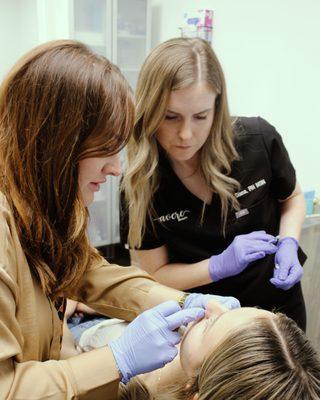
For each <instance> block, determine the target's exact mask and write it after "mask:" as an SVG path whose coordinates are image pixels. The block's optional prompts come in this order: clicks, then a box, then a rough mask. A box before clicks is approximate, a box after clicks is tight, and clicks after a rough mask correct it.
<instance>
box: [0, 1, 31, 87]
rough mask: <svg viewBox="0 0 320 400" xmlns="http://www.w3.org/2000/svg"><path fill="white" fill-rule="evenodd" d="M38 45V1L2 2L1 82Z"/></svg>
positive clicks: (0, 4) (0, 27)
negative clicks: (15, 64) (27, 52)
mask: <svg viewBox="0 0 320 400" xmlns="http://www.w3.org/2000/svg"><path fill="white" fill-rule="evenodd" d="M37 43H38V42H37V12H36V0H0V80H1V79H2V78H3V77H4V75H5V74H6V73H7V72H8V70H9V69H10V68H11V67H12V65H13V64H14V63H15V62H16V60H17V59H18V58H19V57H20V56H22V55H23V54H24V53H25V52H26V51H28V50H29V49H30V48H32V47H34V46H36V45H37Z"/></svg>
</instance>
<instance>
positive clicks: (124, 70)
mask: <svg viewBox="0 0 320 400" xmlns="http://www.w3.org/2000/svg"><path fill="white" fill-rule="evenodd" d="M120 68H121V71H122V72H139V71H140V68H125V67H122V66H121V65H120Z"/></svg>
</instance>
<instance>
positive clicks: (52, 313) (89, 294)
mask: <svg viewBox="0 0 320 400" xmlns="http://www.w3.org/2000/svg"><path fill="white" fill-rule="evenodd" d="M181 295H182V293H181V292H180V291H178V290H175V289H171V288H168V287H165V286H163V285H160V284H158V283H157V282H154V280H153V279H152V278H151V277H150V276H149V275H147V274H146V273H144V272H143V271H141V270H140V269H138V268H134V267H126V268H124V267H119V266H117V265H112V264H108V263H107V262H106V261H105V260H104V259H103V258H102V257H101V261H100V262H99V263H98V265H94V266H92V267H91V268H90V269H89V270H88V272H87V274H86V276H85V277H84V279H83V282H82V285H81V288H80V290H79V293H78V294H77V295H76V296H73V298H74V299H75V300H78V301H82V302H83V303H85V304H87V305H88V306H90V307H92V308H94V309H95V310H96V311H98V312H100V313H102V314H105V315H108V316H110V317H115V318H121V319H124V320H128V321H130V320H132V319H133V318H135V316H137V315H138V314H139V313H140V312H141V311H143V310H145V309H148V308H150V307H153V306H155V305H156V304H159V303H161V302H162V301H165V300H169V299H173V300H178V299H179V298H180V297H181ZM61 335H62V328H61V321H60V319H59V317H58V313H57V311H56V308H55V306H54V305H53V304H52V302H51V301H50V300H49V299H48V297H47V296H45V295H44V293H43V292H42V290H41V289H40V287H39V285H38V283H37V282H36V281H35V280H34V279H33V276H32V274H31V272H30V268H29V265H28V262H27V259H26V257H25V254H24V252H23V250H22V247H21V244H20V241H19V237H18V234H17V230H16V227H15V223H14V219H13V215H12V212H11V210H10V208H9V206H8V203H7V201H6V199H5V197H4V196H3V194H1V193H0V399H14V400H18V399H32V400H38V399H46V400H49V399H50V400H51V399H54V400H59V399H94V400H98V399H103V400H109V399H116V398H117V392H118V385H119V378H118V372H117V369H116V365H115V361H114V358H113V356H112V353H111V351H110V350H109V349H108V348H107V347H104V348H100V349H96V350H93V351H90V352H88V353H83V354H80V355H77V356H75V357H72V358H69V359H68V360H59V358H60V340H61Z"/></svg>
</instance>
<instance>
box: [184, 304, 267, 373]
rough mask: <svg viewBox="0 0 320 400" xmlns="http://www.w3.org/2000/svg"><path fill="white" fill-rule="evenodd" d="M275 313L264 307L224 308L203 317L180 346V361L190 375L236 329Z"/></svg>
mask: <svg viewBox="0 0 320 400" xmlns="http://www.w3.org/2000/svg"><path fill="white" fill-rule="evenodd" d="M273 316H274V314H273V313H271V312H269V311H265V310H262V309H257V308H251V307H243V308H238V309H235V310H230V311H229V310H228V311H226V310H224V311H221V310H220V311H218V310H217V312H216V313H215V312H214V311H212V312H211V313H210V317H209V316H207V318H203V319H202V320H201V321H199V322H198V323H196V324H193V325H192V326H191V329H189V331H187V333H186V335H185V337H184V338H183V340H182V344H181V348H180V361H181V365H182V367H183V369H184V370H185V372H187V374H188V375H192V373H193V372H194V371H195V370H196V369H197V368H199V367H200V365H201V363H202V362H203V360H204V359H205V358H206V356H207V355H208V354H209V353H211V352H212V351H214V348H215V347H217V346H218V345H219V343H221V342H222V341H223V340H225V339H226V338H227V337H228V335H229V334H231V333H232V332H233V331H234V330H235V329H238V328H239V327H241V326H243V327H244V328H246V326H248V329H250V328H249V326H250V323H251V322H252V321H253V320H254V319H255V318H257V317H264V318H272V317H273Z"/></svg>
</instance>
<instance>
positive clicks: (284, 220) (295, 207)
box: [279, 193, 306, 240]
mask: <svg viewBox="0 0 320 400" xmlns="http://www.w3.org/2000/svg"><path fill="white" fill-rule="evenodd" d="M305 215H306V208H305V201H304V197H303V193H298V194H296V195H295V196H293V197H291V198H289V199H287V200H286V201H284V202H283V203H282V204H281V219H280V230H279V235H280V238H283V237H286V236H292V237H294V238H295V239H297V240H299V237H300V233H301V228H302V224H303V222H304V219H305Z"/></svg>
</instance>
